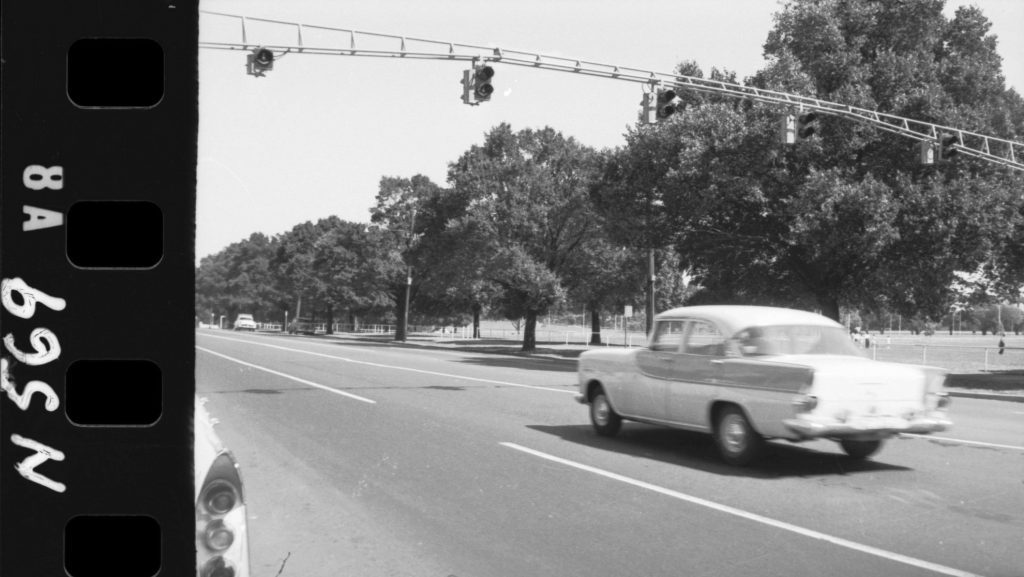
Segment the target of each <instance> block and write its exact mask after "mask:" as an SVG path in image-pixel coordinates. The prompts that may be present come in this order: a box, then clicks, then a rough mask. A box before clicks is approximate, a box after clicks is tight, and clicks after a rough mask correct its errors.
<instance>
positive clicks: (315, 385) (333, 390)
mask: <svg viewBox="0 0 1024 577" xmlns="http://www.w3.org/2000/svg"><path fill="white" fill-rule="evenodd" d="M196 350H200V351H203V352H204V353H209V354H211V355H216V356H218V357H221V358H223V359H227V360H229V361H231V362H234V363H238V364H240V365H245V366H247V367H252V368H254V369H258V370H261V371H266V372H268V373H270V374H272V375H277V376H279V377H283V378H286V379H291V380H293V381H296V382H299V383H302V384H304V385H309V386H311V387H316V388H318V389H323V390H325V391H327V392H330V393H335V394H338V395H341V396H343V397H348V398H350V399H355V400H357V401H362V402H364V403H370V404H377V401H374V400H372V399H367V398H366V397H360V396H359V395H353V394H352V393H346V392H345V391H339V390H338V389H335V388H333V387H328V386H326V385H321V384H320V383H314V382H313V381H307V380H306V379H300V378H299V377H293V376H292V375H288V374H285V373H282V372H279V371H275V370H274V369H268V368H267V367H261V366H259V365H254V364H252V363H247V362H245V361H243V360H240V359H236V358H234V357H229V356H227V355H222V354H220V353H218V352H216V351H211V350H210V349H204V348H203V347H200V346H198V345H197V346H196Z"/></svg>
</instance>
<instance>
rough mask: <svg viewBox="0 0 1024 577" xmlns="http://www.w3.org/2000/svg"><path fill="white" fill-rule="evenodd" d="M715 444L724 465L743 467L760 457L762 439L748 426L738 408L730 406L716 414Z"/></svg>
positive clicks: (745, 418) (762, 446) (762, 444)
mask: <svg viewBox="0 0 1024 577" xmlns="http://www.w3.org/2000/svg"><path fill="white" fill-rule="evenodd" d="M715 444H716V445H717V446H718V452H719V454H720V455H721V456H722V459H723V460H724V461H725V462H726V463H729V464H730V465H737V466H743V465H747V464H750V463H751V462H752V461H754V460H755V459H756V458H757V457H758V456H760V454H761V451H762V449H763V448H764V438H763V437H761V435H759V434H758V432H757V431H755V430H754V427H752V426H750V421H748V420H747V416H746V415H744V414H743V411H742V410H741V409H740V408H739V407H735V406H730V407H726V408H724V409H722V410H721V411H720V412H719V413H718V419H717V420H716V421H715Z"/></svg>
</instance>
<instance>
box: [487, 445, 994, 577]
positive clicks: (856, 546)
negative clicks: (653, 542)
mask: <svg viewBox="0 0 1024 577" xmlns="http://www.w3.org/2000/svg"><path fill="white" fill-rule="evenodd" d="M500 444H501V445H502V446H505V447H508V448H510V449H515V450H517V451H521V452H523V453H527V454H530V455H533V456H535V457H540V458H541V459H546V460H548V461H552V462H555V463H559V464H562V465H566V466H569V467H573V468H576V469H579V470H581V471H586V472H588V473H593V474H595V475H600V476H602V477H605V478H608V479H612V480H615V481H620V482H622V483H627V484H629V485H633V486H634V487H640V488H641V489H647V490H649V491H654V492H655V493H660V494H662V495H666V496H668V497H672V498H674V499H679V500H681V501H686V502H688V503H693V504H694V505H700V506H702V507H707V508H709V509H714V510H716V511H720V512H722V513H727V514H729V515H734V516H736V517H741V518H743V519H747V520H750V521H755V522H757V523H762V524H764V525H768V526H771V527H775V528H777V529H782V530H784V531H790V532H792V533H797V534H799V535H803V536H805V537H810V538H812V539H819V540H821V541H827V542H829V543H832V544H834V545H839V546H840V547H845V548H847V549H852V550H854V551H860V552H862V553H867V554H869V555H874V556H876V557H881V558H883V559H887V560H890V561H896V562H898V563H903V564H906V565H911V566H913V567H918V568H921V569H927V570H929V571H934V572H936V573H942V574H943V575H952V576H953V577H981V576H980V575H977V574H975V573H970V572H967V571H961V570H960V569H954V568H952V567H946V566H945V565H939V564H938V563H932V562H930V561H923V560H921V559H916V558H914V557H908V556H907V555H901V554H899V553H894V552H892V551H886V550H885V549H879V548H877V547H872V546H870V545H863V544H861V543H856V542H854V541H850V540H847V539H843V538H841V537H835V536H832V535H828V534H826V533H821V532H818V531H814V530H812V529H806V528H804V527H800V526H798V525H793V524H790V523H786V522H784V521H777V520H775V519H772V518H769V517H764V516H762V515H758V514H756V513H750V512H747V511H744V510H742V509H737V508H735V507H730V506H728V505H722V504H720V503H715V502H714V501H708V500H707V499H701V498H700V497H694V496H692V495H687V494H685V493H680V492H679V491H673V490H672V489H666V488H665V487H660V486H658V485H653V484H651V483H646V482H644V481H639V480H637V479H633V478H630V477H626V476H624V475H619V474H617V473H612V472H611V471H606V470H604V469H598V468H597V467H591V466H590V465H584V464H583V463H577V462H576V461H570V460H569V459H563V458H561V457H556V456H554V455H550V454H548V453H542V452H541V451H537V450H534V449H530V448H527V447H524V446H522V445H517V444H515V443H500Z"/></svg>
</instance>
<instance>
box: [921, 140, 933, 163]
mask: <svg viewBox="0 0 1024 577" xmlns="http://www.w3.org/2000/svg"><path fill="white" fill-rule="evenodd" d="M918 146H919V147H920V152H921V164H924V165H930V164H935V152H936V148H937V146H936V144H935V142H933V141H932V140H931V139H925V140H922V141H921V142H920V143H919V144H918Z"/></svg>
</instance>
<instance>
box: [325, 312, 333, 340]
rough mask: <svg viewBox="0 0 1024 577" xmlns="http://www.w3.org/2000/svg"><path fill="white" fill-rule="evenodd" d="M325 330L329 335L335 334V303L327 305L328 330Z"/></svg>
mask: <svg viewBox="0 0 1024 577" xmlns="http://www.w3.org/2000/svg"><path fill="white" fill-rule="evenodd" d="M324 332H325V333H327V334H329V335H333V334H334V305H327V330H325V331H324Z"/></svg>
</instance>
